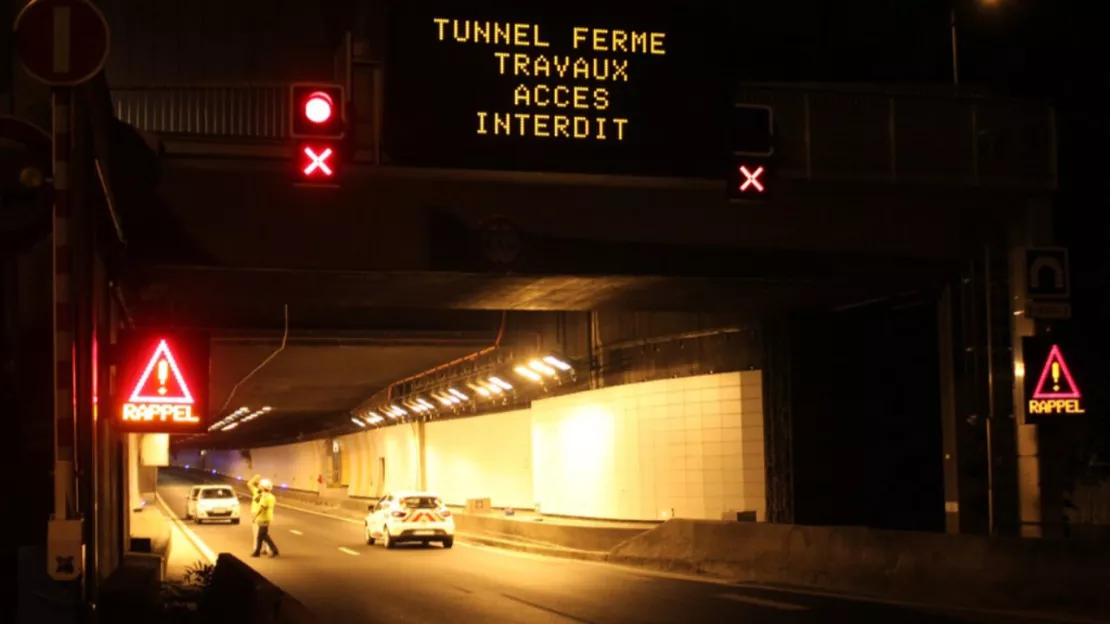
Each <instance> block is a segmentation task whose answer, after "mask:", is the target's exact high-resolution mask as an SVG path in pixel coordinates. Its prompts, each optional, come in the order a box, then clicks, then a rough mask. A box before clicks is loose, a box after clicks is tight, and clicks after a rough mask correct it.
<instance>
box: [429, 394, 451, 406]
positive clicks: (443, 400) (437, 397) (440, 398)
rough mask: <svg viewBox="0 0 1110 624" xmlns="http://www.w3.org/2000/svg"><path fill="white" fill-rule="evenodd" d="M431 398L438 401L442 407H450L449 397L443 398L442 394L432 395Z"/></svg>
mask: <svg viewBox="0 0 1110 624" xmlns="http://www.w3.org/2000/svg"><path fill="white" fill-rule="evenodd" d="M432 398H433V399H435V400H437V401H439V402H440V403H441V404H442V405H443V406H444V407H451V397H445V396H443V395H442V394H433V395H432Z"/></svg>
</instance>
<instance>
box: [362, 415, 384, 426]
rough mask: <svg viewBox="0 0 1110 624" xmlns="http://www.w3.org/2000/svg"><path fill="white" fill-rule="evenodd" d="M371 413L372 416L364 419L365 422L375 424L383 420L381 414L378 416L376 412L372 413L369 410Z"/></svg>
mask: <svg viewBox="0 0 1110 624" xmlns="http://www.w3.org/2000/svg"><path fill="white" fill-rule="evenodd" d="M371 414H373V416H370V417H369V418H367V419H366V422H368V423H370V424H371V425H376V424H378V423H380V422H382V421H383V420H385V419H384V418H382V417H381V416H378V415H377V414H374V413H373V412H371Z"/></svg>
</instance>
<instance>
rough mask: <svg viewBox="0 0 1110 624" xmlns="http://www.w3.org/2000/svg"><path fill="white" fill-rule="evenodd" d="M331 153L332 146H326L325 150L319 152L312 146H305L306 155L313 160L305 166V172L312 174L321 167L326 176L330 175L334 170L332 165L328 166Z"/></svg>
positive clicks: (321, 171)
mask: <svg viewBox="0 0 1110 624" xmlns="http://www.w3.org/2000/svg"><path fill="white" fill-rule="evenodd" d="M331 153H332V152H331V148H330V147H325V148H324V150H323V151H322V152H320V153H319V154H317V153H316V152H315V151H313V149H312V148H311V147H305V148H304V155H305V156H308V159H309V160H310V161H311V162H309V163H308V166H307V167H305V168H304V174H305V175H312V174H313V173H314V172H315V171H316V170H317V169H319V170H320V173H323V174H324V175H326V176H330V175H331V174H332V171H331V167H329V166H328V163H327V160H328V159H329V158H331Z"/></svg>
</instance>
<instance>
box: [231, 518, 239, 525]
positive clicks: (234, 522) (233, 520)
mask: <svg viewBox="0 0 1110 624" xmlns="http://www.w3.org/2000/svg"><path fill="white" fill-rule="evenodd" d="M231 523H232V524H239V518H232V520H231Z"/></svg>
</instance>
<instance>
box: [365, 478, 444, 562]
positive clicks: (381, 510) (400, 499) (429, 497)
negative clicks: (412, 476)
mask: <svg viewBox="0 0 1110 624" xmlns="http://www.w3.org/2000/svg"><path fill="white" fill-rule="evenodd" d="M378 540H381V542H382V545H383V546H385V547H386V548H393V547H394V546H395V545H397V544H398V543H400V542H422V543H424V544H428V543H430V542H439V543H441V544H443V547H444V548H451V547H452V546H454V545H455V518H453V517H452V516H451V511H450V510H449V509H447V506H446V505H444V504H443V500H442V499H441V498H440V497H439V496H437V495H435V494H433V493H431V492H396V493H394V494H386V495H385V496H383V497H382V498H381V500H379V501H378V502H377V504H374V505H370V508H369V513H368V514H366V543H367V544H370V545H373V544H374V543H375V542H376V541H378Z"/></svg>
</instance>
